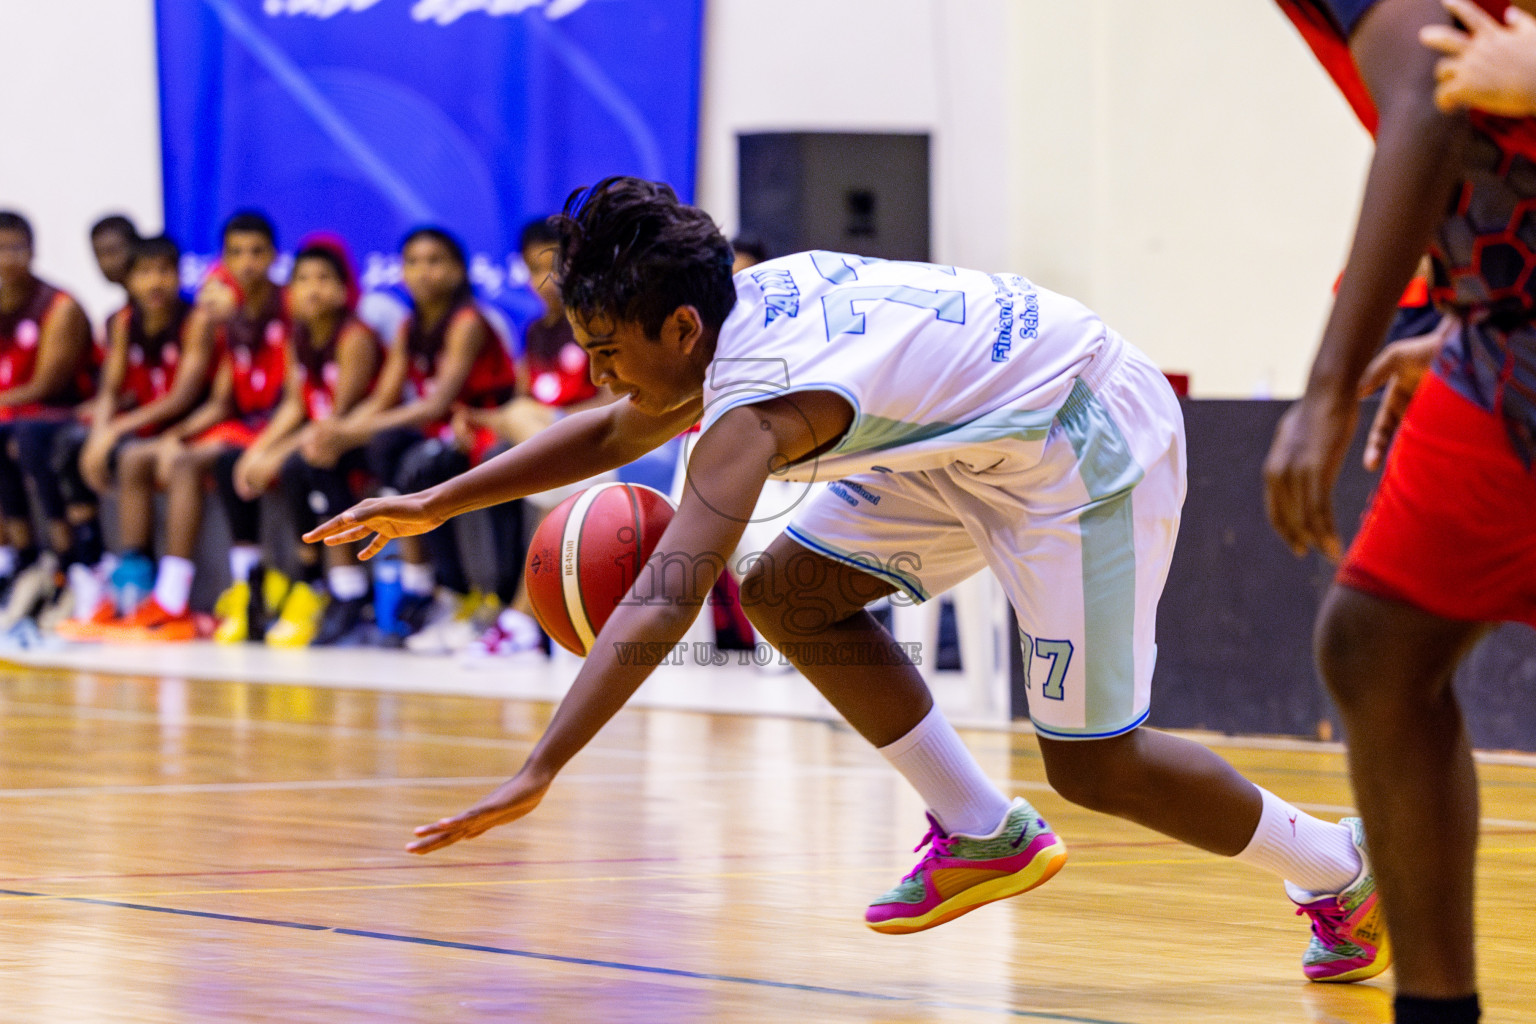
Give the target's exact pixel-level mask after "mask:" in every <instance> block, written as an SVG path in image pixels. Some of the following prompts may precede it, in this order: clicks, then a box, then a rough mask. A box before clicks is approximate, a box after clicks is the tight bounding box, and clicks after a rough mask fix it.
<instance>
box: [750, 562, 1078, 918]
mask: <svg viewBox="0 0 1536 1024" xmlns="http://www.w3.org/2000/svg"><path fill="white" fill-rule="evenodd" d="M896 589H897V588H896V586H895V585H894V584H893V583H891V582H888V581H886V580H882V579H879V578H877V577H875V576H873V575H871V574H869V573H867V572H864V571H863V570H862V569H860V568H858V567H856V566H854V565H851V564H849V563H848V562H844V561H839V560H837V559H834V558H829V557H826V556H824V555H821V554H818V553H816V552H813V551H811V550H808V549H807V548H806V547H805V546H803V545H802V544H800V543H799V542H798V541H796V540H795V539H792V538H791V537H789V536H780V537H779V538H778V539H777V540H775V541H774V542H773V544H771V545H770V546H769V549H768V551H767V552H765V553H764V554H763V555H762V556H760V557H759V558H758V560H757V561H756V562H755V564H754V565H753V566H752V568H751V569H749V570H748V571H747V572H746V573H745V575H744V577H743V580H742V598H741V600H742V607H743V609H744V610H745V611H746V614H747V617H748V618H749V619H750V620H751V621H752V623H753V625H754V626H756V627H757V629H758V631H759V633H760V634H761V635H762V637H763V638H764V639H765V640H766V641H767V642H769V643H771V644H773V645H774V646H775V647H777V648H778V649H779V650H780V652H782V653H783V654H784V655H785V657H787V658H788V659H789V660H790V661H791V662H792V663H793V664H794V665H795V666H796V667H797V668H798V669H799V670H800V671H801V672H802V673H803V674H804V675H805V676H806V678H807V679H809V680H810V681H811V682H812V684H813V685H815V686H816V688H817V689H818V690H819V691H820V692H821V693H822V695H823V696H825V697H826V698H827V700H828V701H829V702H830V703H831V704H832V705H833V707H835V708H837V710H838V712H839V713H840V714H841V715H842V716H843V717H844V718H845V719H846V720H847V721H848V723H849V724H850V725H852V726H853V727H854V729H856V730H857V731H858V732H859V734H860V735H862V736H863V737H864V738H865V739H867V740H869V741H870V742H871V743H872V744H874V745H875V746H877V747H879V748H880V752H881V754H882V755H884V756H885V758H886V759H887V760H888V761H889V762H890V763H891V765H892V766H893V767H894V768H896V769H897V771H899V772H900V773H901V774H902V776H903V777H904V778H906V780H907V781H908V782H909V783H911V785H912V787H913V788H914V789H916V790H917V792H918V793H919V795H921V796H922V797H923V799H924V801H925V802H926V803H927V804H928V806H929V808H930V813H929V821H930V824H931V826H932V828H931V830H930V832H929V834H928V836H927V837H926V838H925V839H924V840H923V842H922V843H920V844H919V849H921V848H923V847H924V846H928V849H927V852H926V853H925V855H924V857H923V859H922V860H921V861H920V862H919V864H918V866H917V867H916V868H914V869H913V870H912V871H911V872H910V873H909V874H908V875H907V877H906V878H904V879H903V880H902V881H901V883H900V884H898V885H897V886H896V887H895V888H894V889H892V890H890V891H889V892H887V893H885V894H884V895H882V896H881V897H879V898H878V899H876V900H875V902H874V903H873V904H871V906H870V907H869V909H868V911H867V912H866V914H865V921H866V923H867V924H868V925H869V926H870V927H871V928H873V929H875V930H876V931H881V932H888V933H905V932H914V931H921V930H924V929H926V928H931V927H934V926H935V925H939V924H943V923H944V922H945V921H948V920H951V919H953V918H955V917H958V916H960V915H961V914H964V913H967V912H968V911H970V910H974V909H975V908H977V907H979V906H982V905H984V904H986V903H990V902H993V901H995V900H999V899H1003V898H1005V897H1008V896H1013V895H1017V894H1019V893H1021V892H1025V891H1027V890H1029V889H1032V888H1034V887H1035V886H1037V885H1039V884H1041V883H1042V882H1044V881H1046V880H1047V879H1049V878H1050V877H1051V876H1052V875H1054V874H1055V873H1056V871H1057V870H1059V869H1060V867H1061V865H1062V864H1063V863H1064V862H1065V860H1066V848H1065V846H1064V845H1063V844H1062V843H1061V842H1060V840H1058V839H1057V838H1056V836H1055V834H1054V833H1052V832H1051V831H1050V829H1049V827H1048V826H1047V825H1046V824H1045V822H1044V820H1042V819H1041V818H1040V817H1039V815H1038V814H1036V813H1035V810H1034V808H1033V807H1031V806H1030V805H1029V804H1028V803H1026V802H1025V801H1023V800H1022V799H1015V800H1014V801H1013V802H1012V803H1010V802H1009V801H1008V798H1007V797H1006V796H1005V795H1004V794H1003V793H1002V792H1001V791H1000V790H999V789H998V788H997V786H996V785H994V784H993V783H992V782H991V780H989V779H988V778H987V777H986V774H985V773H984V772H983V771H982V770H981V766H980V765H979V764H977V763H976V759H975V758H974V757H973V756H972V755H971V753H970V751H969V750H967V749H966V747H965V745H964V743H962V742H961V740H960V737H959V736H958V735H957V734H956V733H955V730H954V728H953V727H952V726H951V725H950V724H949V722H948V720H947V719H945V717H944V715H943V713H942V712H941V711H940V710H939V709H938V708H937V707H936V706H935V705H934V703H933V697H932V695H931V694H930V693H929V691H928V686H927V684H926V683H925V682H924V681H923V678H922V675H921V674H920V673H919V672H918V671H917V669H916V667H915V666H914V665H913V664H912V662H911V660H910V659H909V658H908V657H907V655H906V653H905V651H904V649H903V648H902V647H901V646H900V645H899V644H897V643H896V642H895V640H894V639H893V638H892V637H891V635H890V633H888V632H886V630H885V629H884V628H883V627H882V626H881V625H880V624H879V623H878V622H877V621H876V620H875V619H874V617H873V616H872V615H870V614H869V612H867V611H865V609H864V606H865V605H866V604H867V603H869V602H870V601H873V600H876V599H878V598H880V597H884V596H888V595H890V594H892V593H894V592H895V590H896ZM829 655H830V656H829ZM930 843H931V844H932V845H931V846H930V845H929V844H930Z"/></svg>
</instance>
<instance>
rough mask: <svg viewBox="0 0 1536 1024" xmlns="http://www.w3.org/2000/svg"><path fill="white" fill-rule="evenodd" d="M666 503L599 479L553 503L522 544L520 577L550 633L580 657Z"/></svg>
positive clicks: (652, 538)
mask: <svg viewBox="0 0 1536 1024" xmlns="http://www.w3.org/2000/svg"><path fill="white" fill-rule="evenodd" d="M673 511H674V510H673V508H672V503H671V502H670V501H668V500H667V497H666V495H664V494H662V493H661V492H660V491H656V490H652V489H651V488H649V487H643V486H641V485H639V484H599V485H597V486H595V487H589V488H587V489H586V490H584V491H582V492H581V493H580V494H573V495H571V496H570V497H569V498H567V499H565V500H564V501H562V502H561V503H560V504H558V505H556V506H555V508H554V510H553V511H551V512H550V513H549V515H548V516H547V517H546V518H545V520H544V522H542V523H540V524H539V528H538V529H537V530H536V531H534V535H533V543H532V544H530V545H529V547H528V562H527V566H526V567H525V568H524V570H523V579H524V580H525V582H526V583H527V585H528V599H529V601H531V602H532V604H533V613H534V616H535V617H536V618H538V620H539V625H541V626H543V627H544V632H546V633H548V634H549V635H550V638H551V639H553V640H554V641H555V643H557V644H559V645H560V646H561V647H564V648H565V649H566V650H568V651H571V652H572V653H574V654H579V655H582V656H583V657H585V656H586V655H587V653H588V652H589V651H591V650H592V643H593V641H594V640H595V639H596V638H597V634H598V633H599V632H600V631H601V630H602V628H603V624H604V623H606V622H607V621H608V617H609V616H610V615H612V614H613V610H614V609H615V608H617V607H618V604H619V602H620V601H621V600H623V598H624V595H625V594H627V593H628V592H629V588H630V587H632V586H634V583H635V579H636V578H637V577H638V576H639V575H640V570H641V568H642V567H643V566H644V565H645V563H646V560H647V559H649V558H650V557H651V552H653V551H655V550H656V542H657V541H659V540H660V539H661V534H662V532H663V531H664V530H666V528H667V524H668V523H670V522H671V521H672V513H673Z"/></svg>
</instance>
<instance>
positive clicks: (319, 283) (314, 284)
mask: <svg viewBox="0 0 1536 1024" xmlns="http://www.w3.org/2000/svg"><path fill="white" fill-rule="evenodd" d="M288 304H289V308H290V309H291V310H292V311H293V315H294V316H295V317H297V318H298V319H300V320H316V319H319V318H320V317H325V316H336V315H338V314H340V313H341V312H342V311H343V310H345V309H346V308H347V286H346V284H345V283H343V282H342V280H341V278H339V277H337V276H336V270H335V268H333V267H332V266H331V265H330V264H328V263H326V262H325V260H323V259H307V260H300V261H299V262H298V263H296V264H294V267H293V276H292V277H290V278H289V279H288Z"/></svg>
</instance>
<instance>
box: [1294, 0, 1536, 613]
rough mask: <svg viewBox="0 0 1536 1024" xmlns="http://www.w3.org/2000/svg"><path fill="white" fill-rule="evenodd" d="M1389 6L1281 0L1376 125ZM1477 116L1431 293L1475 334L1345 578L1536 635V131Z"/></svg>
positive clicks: (1442, 384) (1391, 479) (1433, 390)
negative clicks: (1378, 35) (1381, 22)
mask: <svg viewBox="0 0 1536 1024" xmlns="http://www.w3.org/2000/svg"><path fill="white" fill-rule="evenodd" d="M1376 2H1378V0H1279V3H1280V5H1281V7H1282V8H1283V9H1284V10H1285V12H1286V13H1287V14H1288V15H1289V16H1290V18H1291V20H1292V21H1293V22H1294V23H1295V24H1296V26H1297V28H1298V29H1300V31H1301V33H1302V36H1303V37H1304V38H1305V39H1306V41H1307V43H1308V45H1310V46H1311V48H1312V50H1313V52H1315V53H1316V54H1317V56H1318V58H1319V60H1321V61H1322V63H1323V65H1324V66H1325V67H1326V68H1327V69H1328V72H1329V74H1331V75H1332V76H1333V79H1334V81H1335V82H1336V83H1337V84H1338V86H1339V88H1340V89H1341V90H1342V91H1343V93H1344V95H1345V96H1346V97H1347V98H1348V100H1349V102H1350V104H1351V106H1352V107H1353V108H1354V110H1355V113H1356V114H1357V115H1358V116H1359V118H1360V120H1361V121H1362V122H1363V123H1364V124H1365V126H1366V127H1367V128H1368V129H1370V130H1372V131H1374V130H1375V127H1376V111H1375V108H1374V106H1373V105H1372V102H1371V98H1370V95H1369V93H1368V91H1367V90H1366V88H1365V85H1364V83H1363V81H1362V80H1361V77H1360V74H1359V72H1358V70H1357V69H1356V68H1355V65H1354V62H1353V60H1352V59H1351V56H1350V52H1349V46H1348V39H1349V35H1350V33H1351V32H1352V31H1353V30H1354V27H1355V25H1356V24H1357V23H1358V22H1359V21H1360V19H1361V18H1362V17H1363V16H1364V15H1365V13H1366V12H1367V11H1369V10H1370V9H1371V8H1372V7H1373V6H1375V4H1376ZM1478 3H1479V5H1480V6H1482V7H1483V8H1484V9H1486V10H1487V11H1488V12H1489V13H1490V14H1492V15H1493V16H1494V17H1502V16H1503V14H1504V11H1505V10H1506V9H1507V7H1508V6H1509V5H1508V3H1507V0H1478ZM1469 118H1470V121H1471V125H1472V130H1473V138H1472V143H1471V145H1470V146H1469V148H1468V153H1467V156H1466V158H1465V166H1464V167H1463V169H1462V175H1461V180H1460V182H1459V184H1458V186H1457V190H1456V193H1455V195H1454V198H1453V201H1452V203H1451V206H1450V208H1449V209H1448V211H1447V214H1446V216H1445V218H1444V220H1442V221H1441V223H1440V226H1439V228H1438V230H1437V233H1436V239H1435V242H1434V244H1433V246H1432V247H1431V250H1430V256H1431V258H1432V262H1433V277H1432V279H1431V281H1430V289H1429V290H1430V297H1431V298H1432V299H1433V301H1434V303H1435V304H1436V305H1437V306H1438V307H1439V308H1440V309H1441V310H1442V311H1444V312H1446V313H1449V314H1452V315H1454V316H1455V317H1456V318H1457V319H1458V320H1459V321H1460V323H1461V325H1462V326H1461V327H1460V328H1459V329H1458V330H1457V331H1456V332H1455V333H1454V334H1453V335H1452V336H1451V337H1450V338H1449V339H1448V340H1447V342H1446V344H1445V347H1444V349H1443V350H1442V352H1441V355H1440V358H1439V360H1438V361H1437V363H1436V365H1435V368H1434V372H1433V373H1432V374H1430V375H1428V376H1426V377H1425V379H1424V383H1423V384H1422V385H1421V386H1420V388H1419V390H1418V393H1417V394H1416V395H1415V396H1414V399H1413V402H1412V403H1411V404H1410V405H1409V407H1408V411H1407V413H1406V414H1405V416H1404V418H1403V422H1402V424H1401V426H1400V427H1399V428H1398V431H1397V436H1396V438H1395V440H1394V441H1393V445H1392V451H1391V453H1390V454H1389V456H1388V459H1387V467H1386V470H1385V472H1384V473H1383V475H1382V479H1381V484H1380V486H1379V487H1378V489H1377V492H1376V496H1375V498H1374V499H1373V500H1372V503H1371V507H1370V509H1369V510H1368V511H1367V513H1366V516H1365V519H1364V522H1363V524H1362V526H1361V529H1360V532H1359V534H1358V535H1357V536H1356V538H1355V540H1354V543H1353V544H1352V545H1351V547H1350V550H1349V553H1348V555H1347V557H1346V558H1345V562H1344V565H1343V566H1342V567H1341V568H1340V570H1339V579H1340V582H1342V583H1344V584H1346V585H1348V586H1350V587H1353V588H1355V589H1357V590H1362V591H1365V592H1367V593H1371V594H1375V595H1377V596H1380V597H1384V598H1387V599H1389V600H1396V601H1403V602H1406V603H1408V604H1412V605H1414V606H1416V607H1418V608H1421V609H1423V610H1424V611H1427V612H1430V613H1431V614H1434V615H1438V616H1441V617H1443V618H1448V619H1459V620H1468V621H1486V622H1499V621H1517V622H1528V623H1531V624H1532V625H1536V519H1533V517H1532V514H1531V513H1532V510H1533V509H1536V472H1533V461H1536V121H1533V120H1531V119H1529V118H1515V119H1511V118H1501V117H1493V116H1491V115H1487V114H1483V113H1479V112H1475V111H1474V112H1472V113H1471V114H1470V115H1469Z"/></svg>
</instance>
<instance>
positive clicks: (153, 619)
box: [103, 594, 197, 643]
mask: <svg viewBox="0 0 1536 1024" xmlns="http://www.w3.org/2000/svg"><path fill="white" fill-rule="evenodd" d="M106 628H107V629H108V630H111V629H112V627H110V626H108V627H106ZM103 639H108V640H118V641H122V642H127V643H183V642H185V641H187V640H196V639H197V622H196V621H195V620H194V619H193V618H192V612H191V610H190V609H184V610H183V611H182V612H181V614H179V615H177V614H174V613H172V612H168V611H166V610H165V608H163V607H162V606H161V604H160V602H159V601H157V600H155V598H154V595H153V594H151V595H150V597H149V599H148V600H146V601H145V602H144V603H143V604H141V605H139V607H138V608H137V609H136V610H135V611H134V613H133V614H132V615H130V616H128V617H127V618H126V619H124V620H122V627H121V630H120V631H118V632H116V633H115V634H114V635H109V636H106V637H103Z"/></svg>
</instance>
